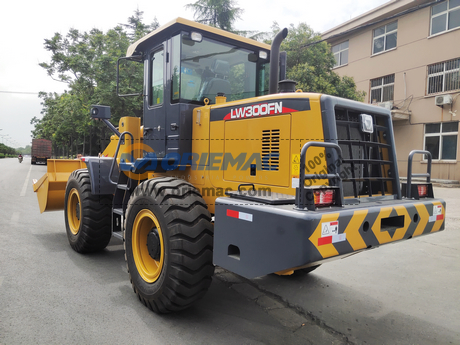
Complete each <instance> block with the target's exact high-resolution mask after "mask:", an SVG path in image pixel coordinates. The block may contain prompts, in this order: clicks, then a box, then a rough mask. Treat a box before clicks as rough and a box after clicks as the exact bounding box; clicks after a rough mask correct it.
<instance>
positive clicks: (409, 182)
mask: <svg viewBox="0 0 460 345" xmlns="http://www.w3.org/2000/svg"><path fill="white" fill-rule="evenodd" d="M417 153H418V154H422V155H427V156H428V164H427V167H426V174H412V160H413V158H414V155H415V154H417ZM431 160H432V158H431V152H430V151H426V150H412V151H411V152H410V153H409V159H408V160H407V184H406V197H407V198H408V199H410V198H411V197H412V196H411V187H412V186H411V185H412V177H426V182H427V183H430V182H431Z"/></svg>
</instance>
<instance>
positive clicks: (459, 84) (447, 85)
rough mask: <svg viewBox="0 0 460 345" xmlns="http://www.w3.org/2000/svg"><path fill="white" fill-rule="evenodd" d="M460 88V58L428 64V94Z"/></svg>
mask: <svg viewBox="0 0 460 345" xmlns="http://www.w3.org/2000/svg"><path fill="white" fill-rule="evenodd" d="M458 89H460V59H453V60H449V61H446V62H440V63H435V64H433V65H429V66H428V82H427V94H428V95H430V94H433V93H439V92H447V91H452V90H458Z"/></svg>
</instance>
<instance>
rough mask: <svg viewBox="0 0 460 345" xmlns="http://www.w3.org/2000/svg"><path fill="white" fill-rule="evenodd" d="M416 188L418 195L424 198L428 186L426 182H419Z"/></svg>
mask: <svg viewBox="0 0 460 345" xmlns="http://www.w3.org/2000/svg"><path fill="white" fill-rule="evenodd" d="M417 188H418V196H419V197H421V198H425V197H426V196H427V195H428V187H427V185H426V184H419V185H418V186H417Z"/></svg>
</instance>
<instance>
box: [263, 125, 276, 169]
mask: <svg viewBox="0 0 460 345" xmlns="http://www.w3.org/2000/svg"><path fill="white" fill-rule="evenodd" d="M279 157H280V130H279V129H266V130H263V131H262V170H268V171H278V170H279V164H280V161H279V160H280V158H279Z"/></svg>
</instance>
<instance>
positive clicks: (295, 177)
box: [291, 154, 300, 188]
mask: <svg viewBox="0 0 460 345" xmlns="http://www.w3.org/2000/svg"><path fill="white" fill-rule="evenodd" d="M291 174H292V180H291V187H292V188H297V187H299V177H300V154H295V155H292V159H291Z"/></svg>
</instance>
